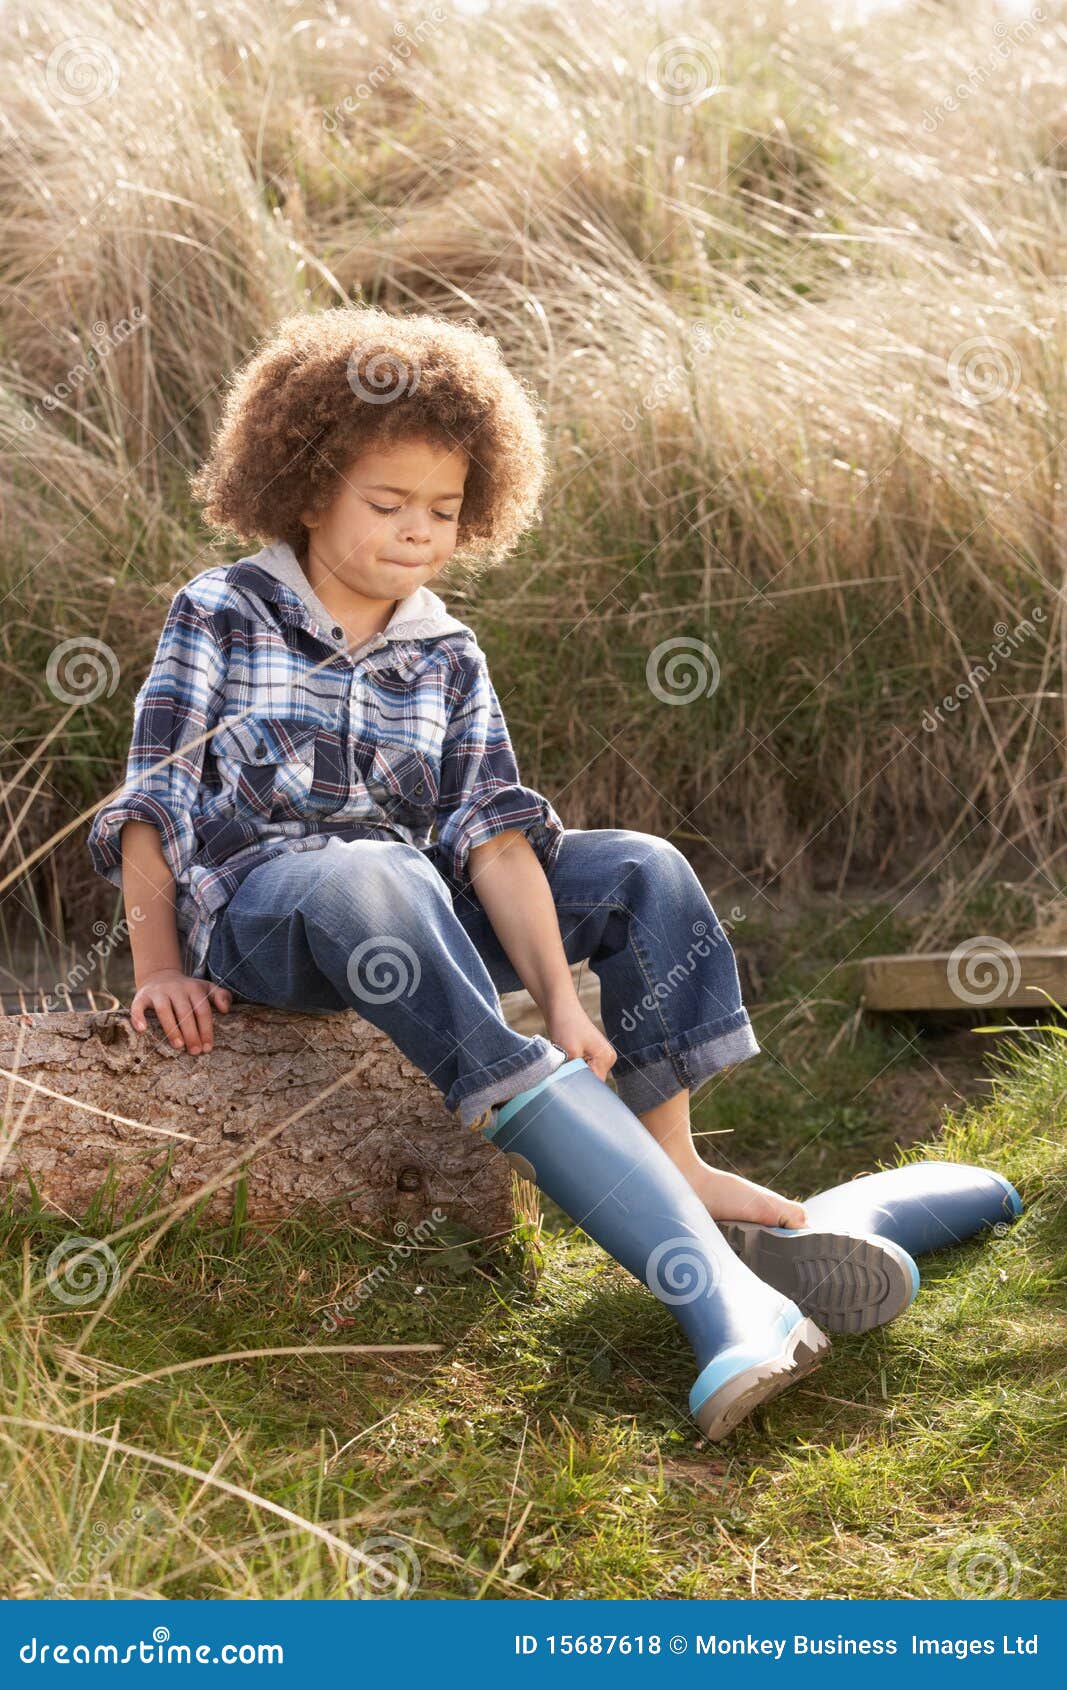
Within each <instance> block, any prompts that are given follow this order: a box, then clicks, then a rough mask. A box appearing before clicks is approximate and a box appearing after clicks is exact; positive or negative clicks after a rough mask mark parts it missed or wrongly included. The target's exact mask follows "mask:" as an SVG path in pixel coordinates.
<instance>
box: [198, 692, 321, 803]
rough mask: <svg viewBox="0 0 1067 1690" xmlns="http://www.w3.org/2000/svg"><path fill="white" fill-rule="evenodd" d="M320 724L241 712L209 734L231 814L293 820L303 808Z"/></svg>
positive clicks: (310, 784) (309, 793)
mask: <svg viewBox="0 0 1067 1690" xmlns="http://www.w3.org/2000/svg"><path fill="white" fill-rule="evenodd" d="M319 732H320V730H319V728H318V727H317V726H316V724H315V723H314V722H308V721H305V720H303V719H302V718H300V717H293V716H243V717H241V719H240V720H239V721H232V722H222V723H220V724H219V726H218V727H217V728H216V729H215V732H214V734H213V735H212V738H211V750H212V754H213V755H214V757H215V761H216V764H217V766H218V771H219V774H220V776H221V777H222V780H223V783H224V788H225V789H227V790H228V793H229V796H230V798H231V800H232V803H233V810H234V814H235V815H237V816H244V817H259V818H261V819H264V820H266V819H268V818H270V817H274V818H276V819H278V820H294V819H298V818H303V817H305V816H306V815H307V814H308V810H309V807H310V801H311V798H312V791H313V787H314V784H315V766H316V742H317V740H318V736H319Z"/></svg>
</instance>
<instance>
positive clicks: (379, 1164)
mask: <svg viewBox="0 0 1067 1690" xmlns="http://www.w3.org/2000/svg"><path fill="white" fill-rule="evenodd" d="M212 1019H213V1038H214V1049H213V1050H212V1051H211V1052H209V1053H208V1054H206V1055H201V1056H192V1055H190V1054H189V1053H188V1052H186V1051H176V1050H173V1049H172V1048H171V1046H170V1045H169V1044H168V1043H167V1041H166V1040H165V1039H164V1038H163V1036H162V1034H161V1032H160V1030H159V1028H158V1026H157V1025H156V1024H155V1022H154V1020H152V1019H151V1018H150V1020H149V1028H150V1031H149V1032H147V1033H136V1032H134V1030H133V1028H132V1026H131V1024H130V1019H129V1014H128V1012H126V1011H123V1010H115V1011H103V1012H97V1013H91V1012H89V1013H77V1012H73V1013H66V1012H64V1013H59V1014H50V1015H32V1014H30V1015H5V1016H0V1066H2V1068H3V1069H4V1070H5V1072H4V1073H3V1074H0V1084H2V1086H3V1095H4V1099H5V1107H4V1126H3V1136H2V1139H0V1178H2V1179H3V1180H5V1181H6V1182H8V1186H9V1189H11V1190H12V1191H13V1192H14V1194H15V1198H16V1202H19V1203H21V1202H24V1201H26V1200H29V1198H30V1196H31V1187H30V1184H29V1179H28V1178H27V1176H30V1177H32V1181H33V1185H34V1186H35V1187H36V1189H37V1191H38V1192H39V1194H40V1196H41V1198H42V1200H43V1201H44V1203H45V1204H46V1206H47V1207H49V1208H51V1209H55V1210H59V1211H62V1212H64V1213H66V1214H67V1215H68V1216H70V1217H71V1219H77V1218H78V1217H79V1216H81V1215H82V1214H83V1213H84V1212H85V1209H86V1207H87V1205H88V1204H89V1202H90V1200H91V1199H92V1197H93V1195H94V1194H95V1193H96V1192H97V1191H98V1190H99V1189H100V1188H101V1187H102V1186H103V1185H104V1184H105V1182H106V1180H107V1178H108V1173H109V1169H111V1170H113V1177H114V1182H115V1195H116V1200H117V1202H116V1210H115V1212H116V1213H122V1211H123V1208H124V1207H125V1206H126V1205H127V1204H128V1203H129V1202H130V1201H131V1200H132V1199H134V1198H135V1196H136V1193H137V1192H138V1188H140V1187H142V1186H143V1185H144V1183H145V1182H146V1181H147V1180H149V1179H150V1177H151V1176H152V1175H153V1174H156V1175H158V1176H159V1183H158V1198H156V1199H155V1200H153V1202H152V1203H151V1207H152V1208H156V1207H158V1206H159V1205H160V1204H169V1203H173V1202H174V1201H175V1200H178V1201H179V1202H180V1201H183V1200H185V1199H189V1203H190V1206H193V1201H194V1199H195V1197H196V1195H197V1194H201V1195H203V1193H204V1192H205V1191H206V1189H207V1188H208V1187H209V1186H212V1185H214V1189H213V1190H211V1192H210V1195H208V1196H207V1197H206V1198H205V1202H204V1208H203V1211H202V1213H203V1214H204V1215H205V1216H207V1217H209V1218H211V1219H220V1218H223V1219H225V1218H228V1217H229V1216H230V1215H231V1214H232V1213H233V1208H234V1202H235V1194H236V1192H237V1189H238V1182H239V1181H242V1180H243V1182H244V1188H245V1189H244V1194H243V1197H242V1207H243V1210H244V1213H245V1214H246V1215H247V1217H248V1219H249V1220H252V1221H268V1220H274V1219H278V1218H281V1217H284V1216H286V1215H290V1214H292V1213H293V1212H294V1211H296V1210H297V1209H298V1208H300V1206H301V1205H303V1204H305V1203H308V1202H319V1203H328V1204H329V1205H330V1206H331V1209H333V1210H334V1211H335V1212H339V1213H340V1214H341V1215H343V1216H344V1217H346V1218H349V1219H351V1220H353V1221H356V1222H359V1223H360V1224H363V1225H366V1226H367V1227H368V1229H370V1230H374V1231H387V1230H389V1223H392V1227H393V1229H394V1230H395V1229H396V1227H397V1223H399V1222H403V1223H405V1225H406V1226H407V1227H412V1226H414V1225H417V1224H418V1223H419V1222H420V1221H424V1220H429V1219H431V1218H432V1217H433V1215H434V1212H435V1211H437V1213H438V1215H441V1214H443V1215H445V1216H447V1217H448V1218H449V1219H450V1220H453V1221H458V1222H460V1223H462V1225H464V1226H466V1227H469V1228H470V1229H471V1231H472V1232H473V1233H475V1234H476V1235H478V1236H480V1237H489V1236H492V1235H495V1234H503V1233H506V1232H508V1231H509V1230H510V1229H511V1227H512V1226H513V1225H514V1222H515V1218H516V1196H518V1198H519V1201H520V1205H521V1207H522V1210H523V1212H529V1204H530V1196H531V1194H533V1188H532V1187H529V1186H526V1185H525V1184H524V1185H523V1186H521V1187H516V1186H515V1185H514V1184H513V1180H512V1170H511V1168H510V1166H509V1164H508V1161H507V1159H506V1158H505V1157H504V1156H503V1155H501V1154H500V1152H499V1151H496V1150H494V1149H493V1148H492V1146H491V1145H490V1144H488V1143H486V1142H485V1140H484V1139H482V1138H481V1136H480V1135H479V1134H478V1133H476V1132H472V1131H471V1130H470V1129H469V1128H464V1127H463V1126H462V1124H461V1122H460V1120H459V1117H458V1115H453V1114H450V1113H448V1112H447V1111H446V1110H445V1109H444V1107H443V1104H442V1100H441V1094H440V1092H439V1091H437V1089H436V1088H435V1087H434V1086H432V1085H431V1084H430V1082H429V1080H427V1078H426V1077H425V1075H424V1074H423V1073H422V1072H421V1070H420V1069H418V1068H416V1067H414V1066H413V1065H412V1064H411V1063H410V1062H408V1061H407V1060H406V1058H405V1057H404V1056H402V1055H401V1053H400V1051H399V1050H398V1049H397V1048H396V1046H395V1045H394V1044H393V1042H392V1041H391V1040H390V1039H389V1038H388V1037H387V1035H386V1034H384V1033H382V1032H380V1031H379V1030H378V1029H377V1028H376V1027H374V1026H372V1025H371V1023H370V1022H368V1021H365V1020H363V1019H362V1017H360V1016H359V1015H357V1014H355V1013H351V1012H347V1011H342V1012H339V1013H337V1014H331V1015H318V1014H294V1013H291V1012H289V1011H284V1012H283V1011H279V1010H273V1009H268V1008H266V1007H264V1006H260V1005H248V1004H243V1003H235V1004H234V1006H233V1007H232V1008H231V1010H230V1011H229V1013H228V1014H225V1015H222V1014H218V1013H216V1014H215V1015H214V1016H213V1018H212ZM27 1081H28V1082H30V1084H27V1083H25V1082H27ZM34 1087H36V1088H46V1089H33V1088H34ZM50 1093H58V1094H60V1095H59V1096H53V1095H50ZM87 1106H88V1107H87ZM95 1111H100V1113H97V1112H95ZM298 1111H299V1112H300V1113H299V1115H298V1118H297V1119H295V1120H291V1121H290V1120H289V1117H291V1116H294V1115H297V1112H298ZM111 1117H122V1118H123V1119H114V1118H111ZM136 1123H141V1125H137V1124H136ZM146 1128H150V1129H155V1130H154V1131H147V1130H144V1129H146ZM160 1129H163V1131H160ZM167 1133H170V1134H184V1135H187V1136H184V1137H169V1136H165V1135H166V1134H167ZM534 1195H535V1194H534ZM141 1202H142V1204H143V1202H144V1199H143V1197H142V1199H141Z"/></svg>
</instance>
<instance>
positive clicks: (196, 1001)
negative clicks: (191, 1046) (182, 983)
mask: <svg viewBox="0 0 1067 1690" xmlns="http://www.w3.org/2000/svg"><path fill="white" fill-rule="evenodd" d="M192 1005H193V1013H194V1015H195V1017H196V1026H197V1029H198V1031H199V1034H200V1043H201V1044H202V1045H203V1047H204V1049H205V1050H210V1049H211V1005H210V1003H209V1002H208V997H207V993H206V992H204V993H203V994H202V995H197V996H195V997H194V998H193V999H192ZM193 1042H194V1043H195V1042H196V1041H195V1039H194V1041H193Z"/></svg>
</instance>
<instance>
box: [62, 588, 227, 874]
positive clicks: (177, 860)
mask: <svg viewBox="0 0 1067 1690" xmlns="http://www.w3.org/2000/svg"><path fill="white" fill-rule="evenodd" d="M226 668H227V665H226V658H225V654H224V652H223V650H222V648H221V646H220V644H219V641H218V637H217V635H216V633H215V631H214V629H213V627H212V626H211V623H210V621H209V619H208V618H207V616H206V615H205V613H204V612H203V610H201V609H200V607H199V606H198V605H197V604H196V603H194V601H193V600H192V599H191V598H190V597H189V595H188V594H187V592H186V591H185V589H184V588H179V590H178V592H177V593H176V594H175V596H174V598H173V600H172V601H171V605H170V609H169V610H168V612H167V617H166V621H165V622H164V624H163V631H162V633H161V634H160V636H159V642H158V644H157V646H156V652H155V656H154V658H153V659H152V666H151V668H150V670H149V672H148V675H147V677H146V679H145V680H144V682H143V683H142V685H141V688H140V690H139V692H138V693H137V696H136V698H135V699H134V703H133V731H132V734H131V738H130V749H129V754H128V756H127V759H126V778H125V781H124V783H123V786H122V787H121V789H120V790H119V791H118V793H117V794H116V796H115V797H114V798H112V799H109V800H108V801H107V802H105V803H104V804H103V805H102V806H101V807H100V809H99V810H97V812H96V814H95V816H94V817H93V822H92V826H91V827H90V829H89V835H88V840H87V845H88V850H89V856H90V858H91V860H92V864H93V867H94V869H96V871H97V873H98V874H101V875H103V877H104V879H105V880H110V881H111V882H112V884H113V885H115V886H119V887H121V885H122V848H121V836H122V829H123V826H124V825H125V823H126V822H130V821H143V822H150V823H152V825H153V826H154V827H156V828H158V830H159V834H160V839H161V843H162V847H163V856H164V859H165V861H166V863H167V866H168V868H169V869H170V871H171V874H172V875H173V876H174V879H175V881H176V882H180V881H181V880H182V878H183V875H184V873H185V871H186V869H187V868H188V866H189V864H190V863H191V861H192V859H193V857H194V855H195V853H196V848H197V841H196V831H195V828H194V824H193V811H194V808H195V801H196V796H197V791H198V788H199V786H200V779H201V774H202V771H203V764H204V747H205V743H206V735H207V733H208V731H209V729H210V727H211V726H212V725H213V724H214V722H216V721H217V720H218V717H219V715H220V713H221V711H220V703H221V698H222V691H223V683H224V681H225V677H226Z"/></svg>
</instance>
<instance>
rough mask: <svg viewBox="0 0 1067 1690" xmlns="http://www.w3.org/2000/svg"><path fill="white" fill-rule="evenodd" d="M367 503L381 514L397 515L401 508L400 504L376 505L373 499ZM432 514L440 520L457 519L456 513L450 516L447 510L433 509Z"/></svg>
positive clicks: (451, 520)
mask: <svg viewBox="0 0 1067 1690" xmlns="http://www.w3.org/2000/svg"><path fill="white" fill-rule="evenodd" d="M367 503H368V505H370V508H371V510H372V511H377V512H378V514H379V515H380V516H395V515H396V513H397V511H398V510H399V509H400V506H399V505H376V504H375V503H374V501H373V500H372V499H368V500H367ZM430 514H431V516H435V517H436V518H437V520H438V522H455V520H456V518H455V514H454V513H453V514H452V515H451V516H450V515H449V513H448V512H447V511H431V512H430Z"/></svg>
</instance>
